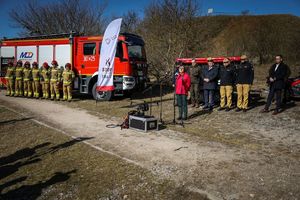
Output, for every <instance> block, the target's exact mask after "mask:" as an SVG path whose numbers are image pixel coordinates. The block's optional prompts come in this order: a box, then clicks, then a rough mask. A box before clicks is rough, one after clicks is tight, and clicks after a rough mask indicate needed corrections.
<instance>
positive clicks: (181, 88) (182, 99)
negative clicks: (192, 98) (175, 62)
mask: <svg viewBox="0 0 300 200" xmlns="http://www.w3.org/2000/svg"><path fill="white" fill-rule="evenodd" d="M190 87H191V78H190V76H189V75H188V74H187V73H186V72H185V70H184V66H180V67H179V74H178V76H177V77H176V84H175V92H176V98H177V105H178V108H179V117H178V118H177V119H178V120H186V119H187V113H188V107H187V96H188V93H189V90H190Z"/></svg>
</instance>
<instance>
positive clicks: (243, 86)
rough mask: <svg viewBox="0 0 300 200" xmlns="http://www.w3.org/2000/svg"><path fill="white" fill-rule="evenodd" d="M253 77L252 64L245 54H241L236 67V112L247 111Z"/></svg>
mask: <svg viewBox="0 0 300 200" xmlns="http://www.w3.org/2000/svg"><path fill="white" fill-rule="evenodd" d="M253 79H254V69H253V65H252V64H251V63H250V62H249V61H248V58H247V56H246V55H242V56H241V64H240V65H239V66H237V68H236V90H237V95H238V99H237V109H236V110H235V111H236V112H240V111H243V112H247V110H248V103H249V93H250V88H251V85H252V84H253Z"/></svg>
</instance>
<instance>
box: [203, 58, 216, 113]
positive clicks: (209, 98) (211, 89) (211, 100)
mask: <svg viewBox="0 0 300 200" xmlns="http://www.w3.org/2000/svg"><path fill="white" fill-rule="evenodd" d="M207 64H208V65H207V66H206V67H204V68H203V70H202V78H203V90H204V102H205V105H204V107H203V109H204V110H207V109H209V110H210V111H212V110H213V107H214V105H215V90H216V89H217V85H218V83H217V81H218V79H217V78H218V74H219V68H218V67H217V66H216V65H214V62H213V59H212V58H211V57H209V58H207Z"/></svg>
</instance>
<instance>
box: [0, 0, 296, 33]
mask: <svg viewBox="0 0 300 200" xmlns="http://www.w3.org/2000/svg"><path fill="white" fill-rule="evenodd" d="M26 1H27V0H0V20H1V21H0V38H2V37H4V36H5V37H8V38H10V37H17V36H18V33H19V32H20V31H21V30H20V29H18V28H14V27H12V21H11V20H10V18H9V11H10V10H11V9H12V8H15V7H17V6H22V4H24V3H26ZM54 1H57V0H54ZM92 1H94V2H97V1H98V2H99V0H92ZM156 1H158V0H156ZM38 2H41V3H47V2H49V0H39V1H38ZM107 2H108V5H107V8H106V11H105V15H106V16H108V17H109V16H120V15H122V14H123V13H126V12H127V11H128V10H135V11H137V12H138V13H139V15H140V16H141V17H142V16H143V9H144V7H145V6H147V5H148V4H149V3H150V2H151V0H150V1H148V0H128V1H126V0H108V1H107ZM199 2H200V3H201V13H202V14H206V13H207V10H208V8H213V10H214V12H215V13H224V14H239V13H240V12H241V11H243V10H249V11H250V14H254V15H261V14H293V15H297V16H300V0H199Z"/></svg>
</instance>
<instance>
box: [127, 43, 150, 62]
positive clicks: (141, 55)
mask: <svg viewBox="0 0 300 200" xmlns="http://www.w3.org/2000/svg"><path fill="white" fill-rule="evenodd" d="M128 54H129V58H132V59H135V60H145V59H146V55H145V49H144V46H141V45H129V46H128Z"/></svg>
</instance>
